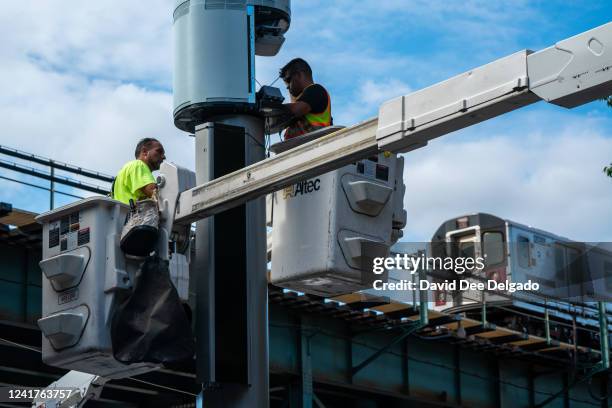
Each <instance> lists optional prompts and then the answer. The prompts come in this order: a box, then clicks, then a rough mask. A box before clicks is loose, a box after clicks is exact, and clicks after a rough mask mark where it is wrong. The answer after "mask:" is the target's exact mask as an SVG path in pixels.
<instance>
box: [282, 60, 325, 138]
mask: <svg viewBox="0 0 612 408" xmlns="http://www.w3.org/2000/svg"><path fill="white" fill-rule="evenodd" d="M279 74H280V77H281V78H282V79H283V81H285V85H286V86H287V90H288V91H289V94H290V95H291V103H286V104H284V106H285V107H286V108H287V109H288V110H289V111H290V112H291V114H292V115H293V116H294V119H293V120H292V121H291V122H290V124H289V126H288V127H287V129H286V130H285V135H284V137H285V140H288V139H291V138H294V137H296V136H300V135H303V134H305V133H309V132H312V131H315V130H317V129H320V128H323V127H327V126H331V125H332V124H333V119H332V116H331V99H330V97H329V93H328V92H327V90H326V89H325V88H324V87H323V86H321V85H319V84H315V83H314V81H313V80H312V69H311V68H310V65H308V63H307V62H306V61H304V60H303V59H301V58H295V59H293V60H291V61H289V63H287V65H285V66H284V67H283V68H281V70H280V73H279Z"/></svg>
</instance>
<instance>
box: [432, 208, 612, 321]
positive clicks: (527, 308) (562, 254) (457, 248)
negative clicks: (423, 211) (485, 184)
mask: <svg viewBox="0 0 612 408" xmlns="http://www.w3.org/2000/svg"><path fill="white" fill-rule="evenodd" d="M428 255H429V256H430V257H432V258H445V259H447V258H448V257H450V258H453V259H458V258H464V259H465V258H474V259H478V258H480V259H481V260H482V262H481V264H480V265H481V266H482V265H483V264H484V267H479V268H472V270H466V271H463V272H462V273H458V272H457V271H454V270H448V269H443V268H442V269H441V268H440V265H439V264H438V265H436V266H433V267H432V260H431V259H429V268H428V275H429V280H430V281H432V282H437V283H440V282H452V281H456V282H457V290H434V291H433V292H432V297H433V299H432V300H433V302H434V305H435V306H434V308H435V309H436V310H439V311H447V312H448V311H450V312H453V311H456V312H466V311H467V312H469V311H477V310H481V308H482V302H483V300H484V301H485V302H486V304H487V306H488V307H489V310H491V311H493V310H495V312H496V313H498V314H500V312H501V311H504V310H505V311H510V310H512V311H513V312H519V313H521V312H522V313H523V314H522V315H523V316H525V320H529V318H530V316H535V317H537V316H540V317H542V316H544V315H545V310H547V313H548V315H549V316H550V317H552V318H554V319H557V320H559V321H566V322H571V323H572V324H574V325H575V324H579V325H588V326H594V325H596V324H597V315H596V312H595V311H596V303H595V302H596V301H597V300H603V301H606V302H608V303H607V308H608V311H610V312H612V248H611V245H610V243H599V244H598V243H582V242H575V241H572V240H570V239H568V238H565V237H561V236H558V235H555V234H552V233H550V232H546V231H542V230H539V229H536V228H533V227H530V226H526V225H523V224H519V223H516V222H513V221H509V220H505V219H502V218H500V217H497V216H494V215H490V214H485V213H476V214H471V215H465V216H461V217H457V218H453V219H450V220H448V221H446V222H444V223H443V224H442V225H441V226H440V227H439V228H438V230H437V231H436V232H435V234H434V235H433V237H432V239H431V244H430V248H429V250H428ZM460 281H463V283H464V284H465V282H466V281H468V282H471V283H478V282H481V283H483V284H484V285H485V286H486V288H487V289H492V290H486V291H482V290H469V289H468V290H459V289H458V288H459V285H458V284H459V282H460ZM527 283H530V284H531V285H530V286H531V287H532V288H533V286H534V285H533V284H534V283H535V284H537V286H538V287H539V288H538V290H531V291H530V290H520V289H521V286H522V287H523V288H525V287H526V284H527ZM512 289H517V290H516V291H513V290H512ZM501 314H502V315H503V313H501ZM515 314H516V313H515ZM574 319H576V321H574ZM524 324H526V323H525V322H519V325H524Z"/></svg>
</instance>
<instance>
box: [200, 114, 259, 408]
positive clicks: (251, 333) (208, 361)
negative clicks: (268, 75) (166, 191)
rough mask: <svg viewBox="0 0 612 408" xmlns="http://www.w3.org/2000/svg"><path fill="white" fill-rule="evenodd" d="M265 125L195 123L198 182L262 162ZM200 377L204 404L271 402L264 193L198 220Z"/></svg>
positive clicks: (254, 406) (255, 407) (229, 120)
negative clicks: (256, 197)
mask: <svg viewBox="0 0 612 408" xmlns="http://www.w3.org/2000/svg"><path fill="white" fill-rule="evenodd" d="M264 156H265V148H264V134H263V123H262V120H261V119H259V118H255V117H251V116H248V115H227V116H219V117H216V118H214V120H213V121H211V122H207V123H205V124H203V125H200V126H198V127H196V182H197V183H198V184H200V183H204V182H207V181H210V180H212V179H214V178H217V177H220V176H222V175H223V174H227V173H229V172H231V171H234V170H237V169H239V168H242V167H244V166H246V165H249V164H252V163H254V162H257V161H259V160H262V159H263V158H264ZM194 263H195V270H194V272H195V274H194V275H192V276H195V278H196V281H197V283H196V284H197V286H198V291H197V293H198V298H197V310H196V319H197V320H196V322H197V323H196V335H197V338H198V350H197V359H198V379H199V380H200V381H201V382H202V383H203V384H204V386H205V387H208V388H205V390H204V395H203V406H204V407H224V408H230V407H231V408H243V407H244V408H247V407H248V408H259V407H261V408H265V407H268V406H269V394H268V393H269V382H268V309H267V301H268V296H267V278H266V270H267V264H266V225H265V199H264V198H258V199H255V200H251V201H249V202H248V203H247V204H246V205H241V206H239V207H236V208H233V209H231V210H228V211H225V212H222V213H220V214H217V215H215V216H214V217H209V218H207V219H205V220H203V221H199V222H198V223H197V224H196V252H195V262H194Z"/></svg>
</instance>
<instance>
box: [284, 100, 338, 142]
mask: <svg viewBox="0 0 612 408" xmlns="http://www.w3.org/2000/svg"><path fill="white" fill-rule="evenodd" d="M325 93H327V106H326V107H325V110H324V111H323V112H320V113H312V112H309V113H307V114H306V115H304V117H302V118H299V119H297V120H296V121H295V122H294V123H293V124H292V125H291V126H289V127H288V128H287V130H286V131H285V140H287V139H291V138H294V137H296V136H300V135H303V134H305V133H309V132H313V131H315V130H317V129H320V128H324V127H327V126H331V122H332V116H331V98H330V97H329V92H327V90H325Z"/></svg>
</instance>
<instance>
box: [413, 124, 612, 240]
mask: <svg viewBox="0 0 612 408" xmlns="http://www.w3.org/2000/svg"><path fill="white" fill-rule="evenodd" d="M540 119H541V120H543V121H546V120H547V119H553V118H552V117H550V116H547V115H544V114H541V115H540ZM585 122H586V123H585ZM585 125H586V126H585ZM517 130H518V131H505V132H504V131H499V132H498V133H497V134H496V135H488V136H480V137H476V138H463V137H460V136H459V137H456V138H455V137H452V136H449V137H448V139H447V138H446V137H445V138H444V139H440V140H438V141H434V142H432V143H430V145H429V146H428V147H427V148H424V149H420V150H416V151H414V152H411V153H408V154H406V155H405V160H406V168H405V177H404V182H405V183H406V188H407V192H406V197H405V203H406V210H407V212H408V225H407V227H406V230H405V235H406V239H408V240H415V241H422V240H429V239H430V238H431V236H432V235H433V233H434V232H435V230H436V229H437V228H438V227H439V226H440V225H441V224H442V222H443V221H445V220H447V219H450V218H454V217H456V216H460V215H463V214H467V213H474V212H488V213H492V214H494V215H498V216H500V217H502V218H505V219H510V220H512V221H516V222H519V223H523V224H529V225H532V226H534V227H536V228H540V229H543V230H547V231H550V232H553V233H556V234H559V235H563V236H566V237H568V238H570V239H574V240H581V241H612V232H611V231H612V217H611V216H610V215H611V210H610V202H612V181H611V180H610V179H609V178H607V177H604V175H603V173H602V167H603V166H604V165H605V164H606V163H607V162H609V160H610V152H612V139H611V138H609V137H605V136H604V134H603V131H602V129H601V128H597V127H590V126H588V121H584V120H578V121H574V122H573V123H570V124H567V125H566V129H565V130H564V131H563V132H562V133H561V134H558V135H554V137H551V136H548V135H547V136H543V135H542V134H541V133H540V132H539V131H538V130H535V131H528V132H527V134H521V130H520V129H517Z"/></svg>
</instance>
